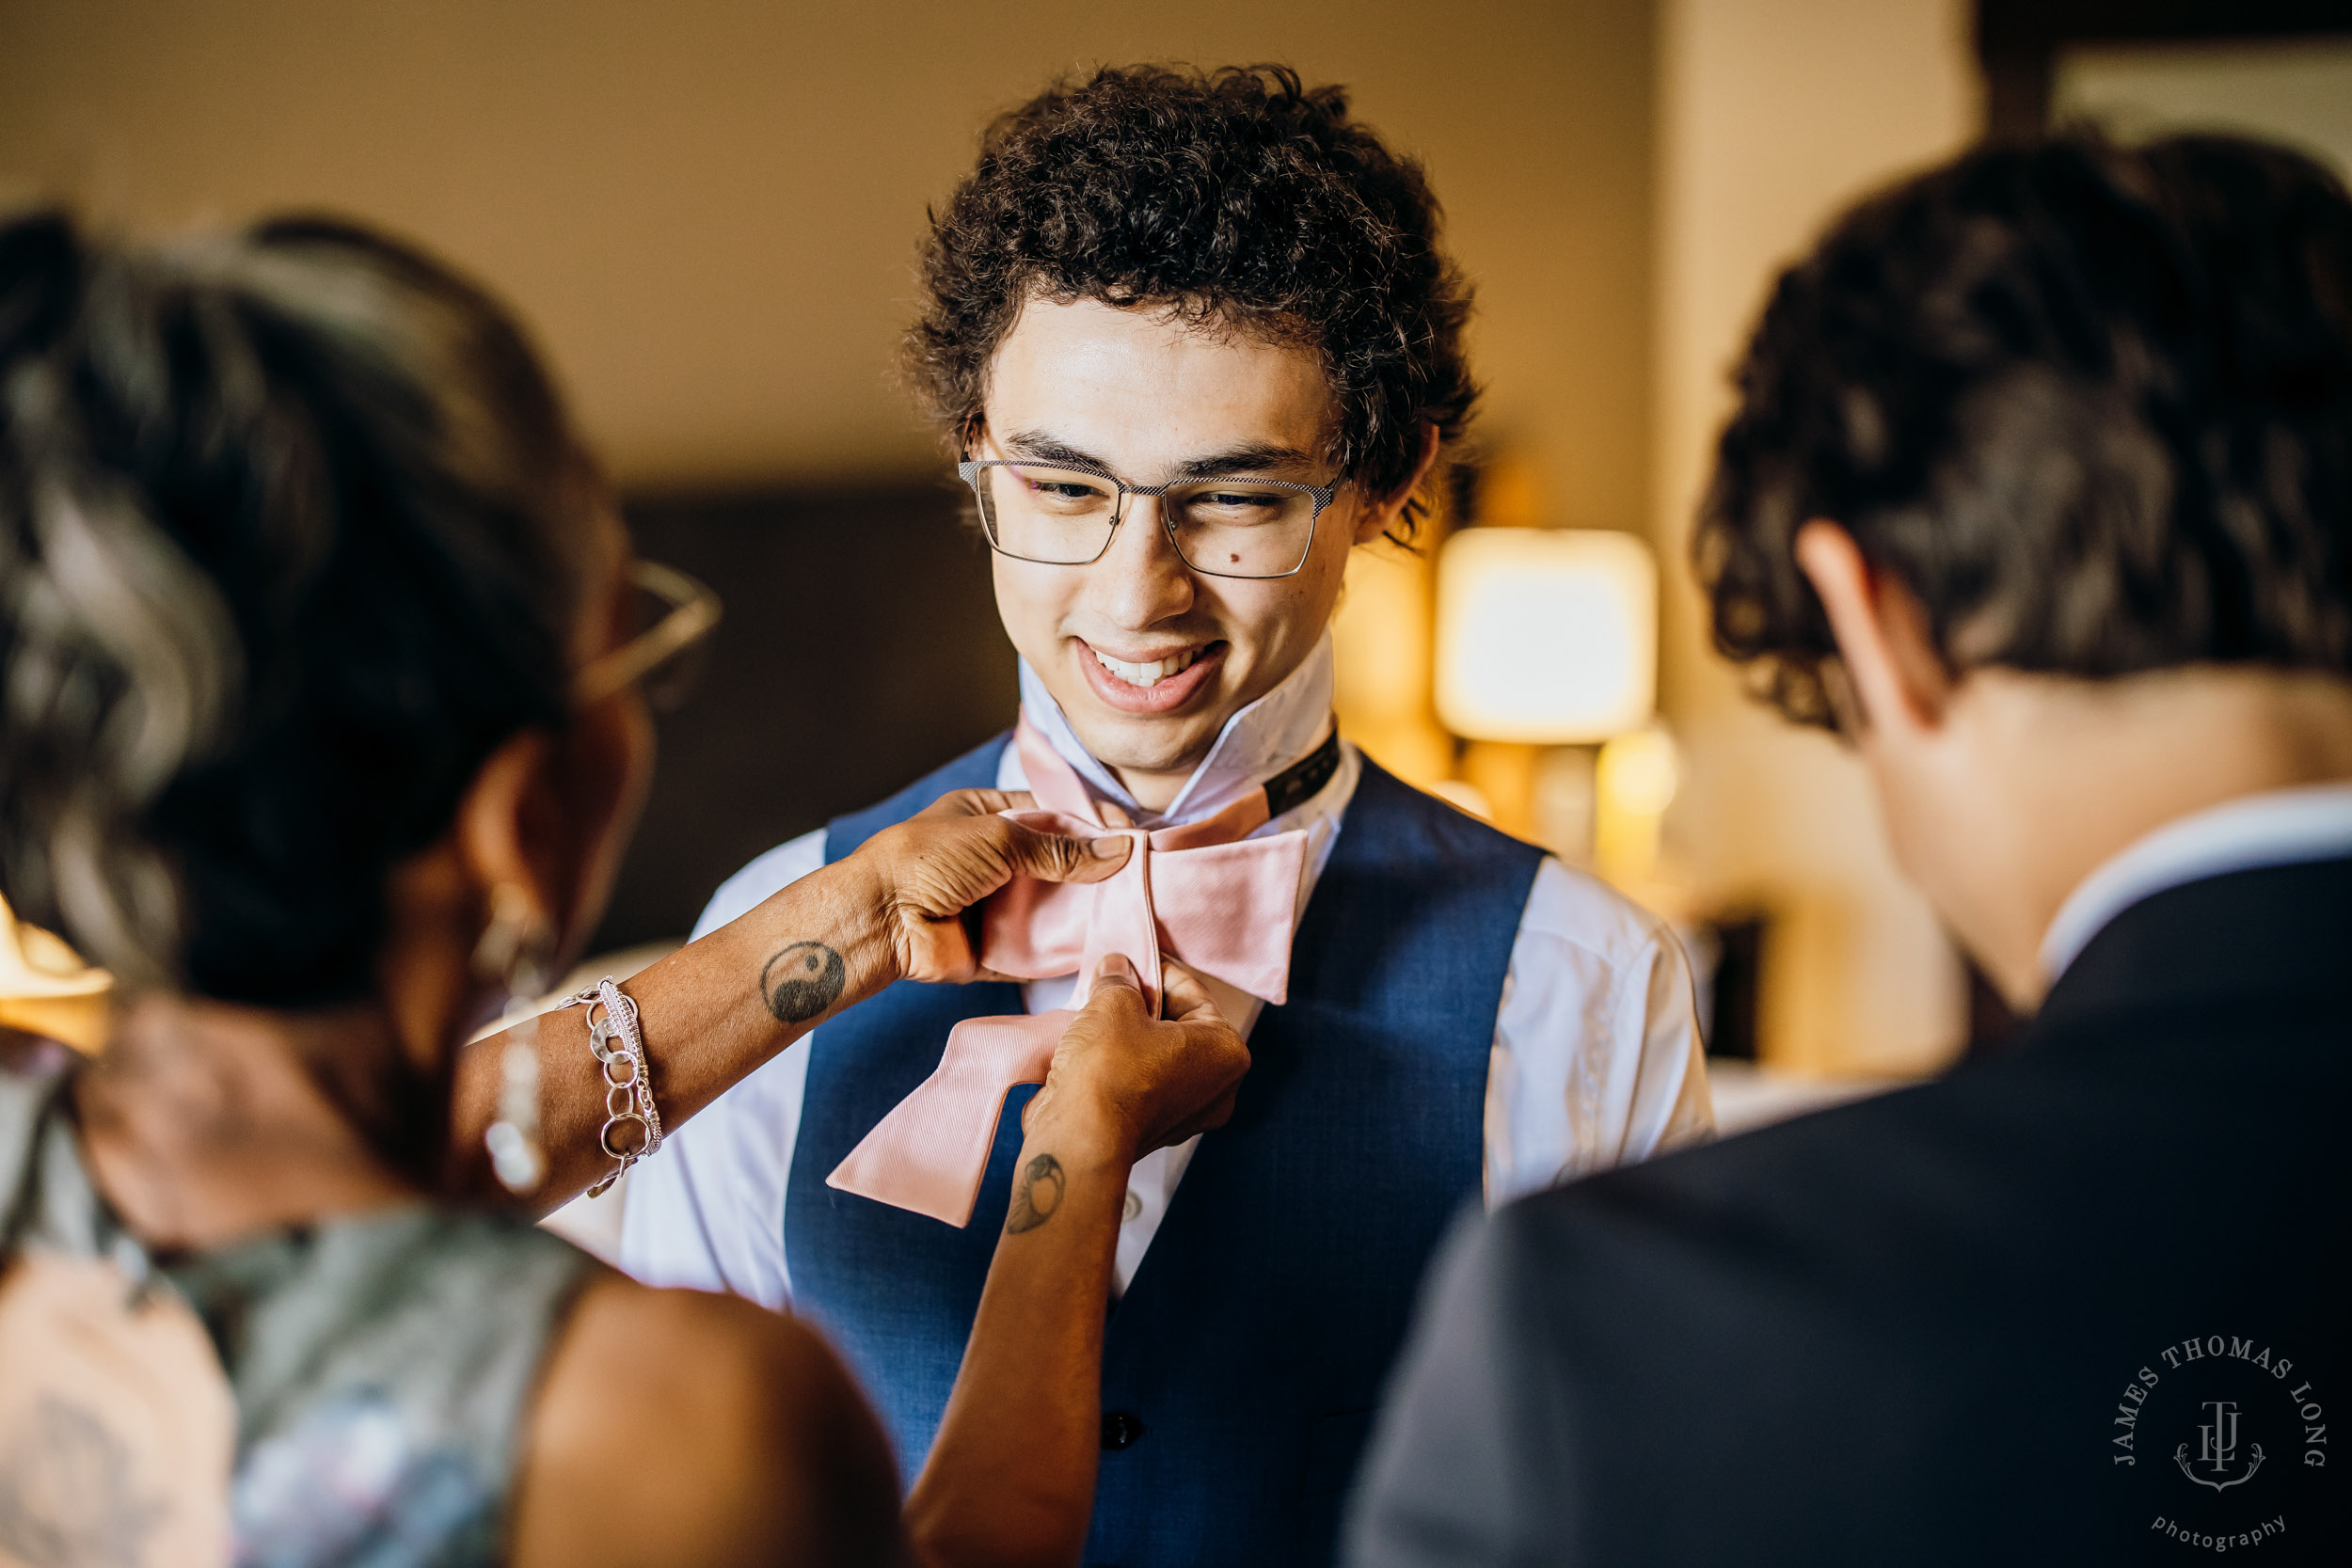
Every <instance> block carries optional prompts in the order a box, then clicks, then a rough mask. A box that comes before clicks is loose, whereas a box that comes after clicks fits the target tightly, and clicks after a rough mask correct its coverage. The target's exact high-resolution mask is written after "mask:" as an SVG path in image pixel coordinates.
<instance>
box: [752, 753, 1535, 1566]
mask: <svg viewBox="0 0 2352 1568" xmlns="http://www.w3.org/2000/svg"><path fill="white" fill-rule="evenodd" d="M1004 746H1005V741H1004V740H1003V739H1002V738H1000V739H997V740H995V741H992V742H990V743H989V744H988V745H986V746H983V747H982V748H980V749H979V750H978V751H977V752H972V753H971V754H969V755H967V756H964V757H962V758H960V759H959V760H957V761H955V762H953V763H950V764H948V765H947V767H946V768H942V769H941V770H940V771H938V772H937V773H934V774H932V775H931V776H930V778H928V779H925V780H923V781H921V782H920V783H918V784H914V785H912V786H911V787H909V788H908V789H906V790H903V791H901V792H900V793H899V794H898V795H895V796H893V797H892V798H891V799H889V800H885V801H883V802H882V804H881V805H878V806H875V807H873V808H872V809H870V810H868V811H865V812H861V813H858V814H856V815H854V816H845V817H843V818H841V819H840V820H838V821H836V822H834V824H833V825H832V827H831V828H830V829H829V830H828V831H827V833H826V839H825V855H826V859H827V860H828V861H831V860H836V859H838V858H840V857H841V856H842V855H845V854H847V853H849V852H850V850H851V849H854V848H855V847H857V846H858V845H860V844H862V843H864V842H865V841H866V839H867V838H868V837H870V836H871V835H872V834H874V833H876V832H880V831H881V830H882V829H883V828H885V827H887V826H889V825H891V824H893V823H895V822H898V821H901V820H903V819H904V818H906V817H907V816H912V815H914V813H915V812H917V811H919V810H921V809H922V808H923V807H924V806H925V805H927V804H929V803H930V801H931V800H935V799H937V798H938V797H939V796H941V795H943V794H945V793H946V792H947V791H948V790H951V789H960V788H967V787H974V786H988V787H993V785H994V784H995V782H996V768H997V763H998V759H999V757H1000V756H1001V755H1002V752H1003V750H1004ZM1540 853H1541V852H1540V851H1538V850H1536V849H1534V848H1531V847H1528V846H1527V845H1524V844H1521V843H1519V842H1518V841H1517V840H1515V839H1511V838H1507V837H1505V836H1504V835H1502V833H1499V832H1495V831H1494V830H1493V829H1491V828H1488V827H1486V826H1485V825H1484V824H1482V823H1479V822H1476V821H1474V820H1472V819H1471V818H1470V817H1468V816H1463V815H1461V814H1460V813H1458V812H1456V811H1454V809H1453V808H1452V807H1450V806H1447V805H1444V804H1443V803H1441V802H1439V801H1438V800H1433V799H1431V798H1430V797H1428V796H1426V795H1422V794H1421V793H1420V792H1419V791H1417V790H1414V789H1411V788H1409V787H1408V786H1406V785H1405V784H1400V783H1398V782H1397V781H1396V780H1395V779H1394V778H1391V776H1390V775H1389V774H1387V773H1385V772H1383V771H1382V770H1381V769H1380V768H1376V767H1375V766H1373V765H1372V763H1371V762H1370V761H1369V760H1367V761H1366V762H1365V764H1364V768H1363V775H1362V780H1361V782H1360V783H1359V784H1358V785H1357V788H1356V796H1355V799H1354V800H1353V801H1352V802H1351V803H1350V805H1349V806H1348V809H1347V816H1346V820H1345V823H1344V824H1343V828H1342V831H1341V832H1340V835H1339V841H1338V843H1337V844H1336V845H1335V846H1334V847H1333V849H1332V854H1331V859H1330V861H1329V863H1327V865H1326V866H1325V868H1324V871H1323V875H1322V876H1321V878H1320V879H1318V880H1317V881H1316V884H1315V890H1314V895H1313V897H1312V899H1311V901H1310V903H1309V905H1308V909H1307V916H1306V919H1305V921H1304V922H1303V923H1302V924H1301V926H1300V927H1299V931H1298V937H1297V941H1296V942H1295V945H1294V946H1293V948H1292V954H1291V980H1290V1001H1289V1002H1288V1003H1287V1004H1286V1005H1285V1006H1279V1007H1271V1006H1270V1007H1267V1008H1265V1009H1264V1010H1263V1012H1262V1013H1261V1014H1260V1016H1259V1019H1258V1022H1257V1026H1256V1028H1255V1029H1254V1030H1252V1031H1251V1034H1250V1038H1249V1049H1250V1056H1251V1066H1250V1070H1249V1076H1248V1078H1247V1079H1245V1080H1244V1081H1243V1083H1242V1086H1241V1091H1240V1095H1239V1097H1238V1101H1237V1103H1236V1105H1235V1108H1234V1112H1233V1118H1232V1122H1231V1123H1230V1124H1228V1125H1227V1126H1226V1127H1224V1128H1222V1129H1220V1130H1218V1131H1216V1132H1211V1133H1209V1134H1207V1135H1206V1136H1205V1137H1204V1138H1202V1139H1201V1142H1200V1148H1199V1149H1198V1150H1196V1151H1195V1153H1194V1155H1193V1159H1192V1163H1191V1164H1190V1165H1189V1166H1187V1167H1186V1169H1185V1172H1184V1180H1183V1181H1182V1182H1181V1183H1180V1184H1179V1185H1178V1187H1177V1190H1176V1194H1175V1197H1174V1199H1173V1200H1172V1201H1171V1203H1170V1204H1169V1206H1168V1214H1167V1216H1166V1218H1165V1219H1164V1220H1163V1221H1162V1222H1161V1225H1160V1228H1159V1231H1158V1234H1157V1235H1155V1236H1154V1237H1153V1238H1152V1245H1151V1249H1150V1250H1149V1251H1148V1252H1146V1253H1145V1255H1144V1259H1143V1263H1142V1265H1141V1267H1140V1268H1138V1270H1137V1271H1136V1276H1135V1279H1134V1281H1133V1283H1132V1284H1131V1285H1130V1287H1129V1289H1128V1291H1127V1292H1126V1294H1125V1295H1124V1296H1123V1297H1122V1298H1121V1299H1120V1301H1119V1302H1118V1303H1117V1305H1116V1306H1115V1307H1113V1308H1112V1312H1111V1319H1110V1327H1109V1334H1108V1338H1107V1341H1106V1343H1105V1346H1104V1366H1103V1408H1104V1413H1105V1414H1104V1433H1105V1442H1104V1447H1105V1449H1106V1451H1105V1452H1104V1455H1103V1467H1102V1473H1101V1478H1100V1480H1099V1481H1098V1482H1097V1485H1096V1491H1095V1505H1094V1523H1093V1528H1092V1531H1091V1534H1090V1536H1089V1541H1088V1544H1087V1555H1086V1561H1088V1562H1089V1563H1104V1564H1114V1565H1117V1568H1161V1565H1165V1568H1191V1565H1195V1564H1201V1563H1216V1564H1219V1565H1220V1568H1225V1565H1243V1564H1258V1563H1263V1564H1266V1565H1268V1568H1274V1565H1280V1568H1299V1565H1301V1564H1310V1565H1311V1564H1322V1563H1327V1562H1328V1561H1329V1560H1331V1555H1332V1549H1333V1534H1334V1529H1335V1528H1336V1521H1337V1515H1338V1510H1339V1505H1340V1503H1341V1501H1342V1499H1343V1496H1344V1494H1345V1492H1346V1489H1347V1486H1348V1483H1349V1481H1350V1480H1351V1479H1352V1478H1353V1476H1354V1474H1355V1469H1356V1462H1357V1458H1358V1455H1359V1451H1360V1449H1361V1448H1362V1445H1363V1439H1364V1435H1365V1433H1366V1431H1367V1428H1368V1426H1369V1423H1370V1420H1371V1412H1372V1407H1373V1405H1374V1403H1375V1401H1376V1400H1377V1399H1378V1397H1379V1394H1380V1390H1381V1386H1382V1384H1383V1382H1384V1380H1385V1378H1386V1376H1387V1373H1388V1370H1389V1365H1390V1362H1391V1360H1392V1359H1393V1357H1394V1356H1395V1354H1396V1351H1397V1348H1398V1345H1399V1343H1400V1341H1401V1340H1402V1338H1403V1337H1404V1333H1405V1327H1406V1320H1407V1318H1408V1317H1409V1315H1410V1312H1411V1309H1412V1305H1413V1299H1414V1291H1415V1288H1416V1286H1417V1284H1418V1282H1419V1280H1420V1277H1421V1273H1422V1267H1423V1265H1424V1264H1425V1263H1426V1262H1427V1260H1428V1258H1429V1255H1430V1252H1431V1251H1432V1249H1433V1248H1434V1247H1435V1246H1436V1244H1437V1243H1438V1238H1439V1236H1440V1234H1441V1233H1442V1231H1443V1230H1444V1228H1445V1226H1446V1224H1447V1222H1448V1220H1449V1219H1450V1218H1451V1217H1452V1216H1453V1214H1454V1212H1456V1211H1458V1210H1459V1209H1460V1208H1461V1207H1462V1205H1463V1204H1465V1203H1466V1202H1468V1201H1470V1200H1471V1199H1473V1198H1475V1197H1476V1196H1478V1194H1479V1178H1480V1170H1481V1164H1482V1148H1483V1133H1484V1121H1485V1104H1486V1064H1487V1056H1488V1053H1489V1052H1490V1051H1491V1049H1492V1047H1493V1043H1494V1024H1495V1013H1496V1010H1497V1008H1498V1007H1499V1006H1501V1001H1502V980H1503V974H1504V972H1505V971H1506V969H1507V968H1508V967H1509V963H1510V955H1511V946H1512V943H1513V942H1514V941H1515V940H1516V937H1517V935H1518V923H1519V916H1520V913H1521V911H1522V910H1523V909H1524V908H1525V906H1526V903H1527V893H1528V888H1529V886H1530V885H1531V884H1532V882H1533V881H1534V875H1535V867H1536V863H1537V861H1538V860H1539V858H1540ZM1022 1006H1023V1004H1022V998H1021V990H1020V988H1019V987H1018V986H1012V985H1005V984H989V985H972V986H925V985H915V984H912V983H908V984H901V985H898V986H894V987H892V988H891V989H890V990H886V991H884V992H883V993H882V995H880V996H878V997H876V998H874V999H873V1000H872V1001H870V1002H867V1003H865V1004H864V1005H862V1006H858V1007H856V1008H853V1009H852V1010H850V1012H848V1013H845V1014H843V1015H842V1016H841V1017H839V1018H837V1019H834V1021H832V1022H829V1023H827V1024H825V1025H824V1027H823V1028H821V1029H819V1030H818V1031H817V1033H816V1034H815V1035H814V1036H813V1037H812V1039H813V1042H814V1047H815V1049H814V1051H813V1053H812V1054H811V1055H810V1057H809V1064H808V1087H807V1092H806V1098H805V1100H804V1101H803V1108H802V1111H801V1128H800V1138H799V1142H798V1145H797V1147H796V1148H795V1149H794V1151H793V1156H792V1177H791V1183H790V1187H789V1196H788V1198H787V1212H786V1218H785V1245H786V1255H787V1263H788V1265H789V1267H790V1270H791V1276H792V1294H793V1302H794V1306H795V1307H796V1309H798V1310H801V1311H803V1312H805V1313H807V1314H808V1315H810V1316H812V1317H813V1318H815V1319H816V1320H818V1322H819V1323H822V1324H823V1325H824V1327H825V1328H826V1329H827V1331H828V1332H830V1333H831V1334H832V1335H833V1337H834V1341H835V1342H836V1343H837V1344H838V1345H839V1346H840V1347H841V1349H842V1351H843V1353H844V1354H846V1355H847V1356H848V1358H849V1360H850V1365H851V1366H852V1367H854V1368H855V1369H856V1370H857V1372H858V1375H859V1376H860V1377H861V1378H862V1379H863V1380H864V1381H865V1384H866V1388H867V1389H868V1390H870V1391H871V1392H872V1394H873V1396H874V1398H875V1400H876V1401H877V1402H879V1403H880V1405H881V1406H882V1414H883V1417H884V1419H885V1420H886V1422H887V1423H888V1425H889V1427H890V1431H891V1435H892V1437H893V1439H894V1440H895V1442H896V1443H897V1446H898V1455H899V1463H900V1464H901V1465H902V1466H904V1468H905V1470H906V1472H907V1474H908V1476H909V1477H910V1478H912V1477H913V1475H914V1472H915V1471H916V1470H917V1469H919V1468H920V1466H921V1463H922V1459H923V1456H924V1454H925V1453H926V1452H927V1451H928V1450H929V1449H930V1442H931V1438H932V1436H933V1434H934V1433H936V1432H937V1430H938V1426H939V1418H940V1415H941V1413H942V1411H943V1410H944V1408H945V1407H946V1402H947V1393H948V1390H949V1388H950V1387H951V1386H953V1385H954V1383H955V1376H956V1369H957V1366H958V1364H959V1363H960V1362H961V1359H962V1356H963V1347H964V1341H965V1339H966V1338H968V1337H969V1335H970V1332H971V1327H972V1319H973V1316H974V1314H975V1312H976V1311H977V1309H978V1306H979V1299H980V1287H981V1285H982V1283H983V1282H984V1280H985V1279H986V1277H987V1274H988V1265H989V1259H990V1257H991V1255H992V1254H993V1252H994V1250H995V1246H996V1237H997V1233H998V1230H999V1228H1000V1222H999V1221H998V1219H997V1216H999V1215H1001V1214H1003V1213H1004V1212H1005V1209H1006V1205H1007V1203H1008V1201H1009V1196H1010V1192H1011V1181H1012V1167H1013V1164H1014V1161H1015V1159H1016V1157H1017V1156H1018V1154H1019V1152H1020V1146H1021V1118H1020V1116H1019V1114H1018V1113H1019V1108H1020V1106H1022V1105H1023V1104H1025V1103H1026V1101H1027V1098H1028V1096H1029V1095H1031V1094H1033V1093H1034V1092H1035V1090H1033V1089H1030V1088H1018V1089H1015V1090H1013V1091H1012V1094H1011V1095H1010V1096H1009V1098H1008V1099H1007V1101H1006V1108H1007V1109H1006V1115H1005V1117H1004V1119H1003V1120H1002V1121H1001V1122H1000V1123H999V1124H998V1128H997V1136H996V1144H995V1148H994V1150H993V1153H992V1154H991V1156H990V1159H989V1166H988V1176H987V1179H986V1180H985V1181H984V1182H983V1183H982V1185H981V1187H980V1196H979V1204H978V1207H977V1209H976V1210H975V1211H974V1213H973V1222H972V1224H971V1225H970V1226H969V1227H966V1228H964V1229H961V1230H958V1229H954V1228H952V1227H947V1226H944V1225H941V1224H940V1223H939V1222H937V1221H936V1220H930V1219H926V1218H924V1217H922V1216H920V1215H916V1214H910V1213H907V1212H903V1211H900V1210H897V1209H892V1208H889V1207H887V1206H885V1205H882V1204H879V1203H874V1202H870V1201H868V1200H867V1199H865V1198H861V1197H853V1196H850V1195H848V1194H846V1193H840V1192H836V1191H834V1189H833V1188H831V1187H828V1186H826V1185H825V1177H826V1175H827V1173H828V1172H830V1171H831V1170H832V1169H833V1168H834V1165H835V1164H839V1163H840V1161H841V1158H842V1157H843V1156H844V1155H845V1154H847V1153H848V1152H849V1151H850V1147H851V1146H852V1145H853V1144H855V1143H856V1142H857V1141H858V1139H860V1138H862V1137H864V1136H865V1135H866V1132H867V1131H868V1130H869V1129H871V1128H872V1127H873V1125H874V1124H875V1123H876V1122H878V1121H880V1120H881V1119H882V1116H883V1114H884V1113H886V1112H887V1111H888V1110H889V1109H890V1108H891V1107H892V1106H893V1105H895V1104H897V1103H898V1101H899V1100H900V1099H901V1098H902V1097H903V1096H905V1095H906V1094H907V1092H908V1091H910V1090H911V1089H913V1088H914V1086H915V1085H917V1084H919V1083H921V1082H922V1081H923V1079H924V1078H926V1077H927V1076H929V1074H930V1070H931V1069H932V1068H933V1067H935V1066H936V1065H937V1064H938V1061H939V1053H940V1049H941V1047H942V1045H943V1044H944V1043H945V1042H946V1037H947V1031H948V1030H949V1029H950V1028H952V1027H953V1026H954V1025H955V1024H956V1023H957V1022H960V1021H961V1020H963V1019H966V1018H978V1017H985V1016H987V1015H990V1014H996V1013H1014V1012H1019V1011H1021V1010H1022Z"/></svg>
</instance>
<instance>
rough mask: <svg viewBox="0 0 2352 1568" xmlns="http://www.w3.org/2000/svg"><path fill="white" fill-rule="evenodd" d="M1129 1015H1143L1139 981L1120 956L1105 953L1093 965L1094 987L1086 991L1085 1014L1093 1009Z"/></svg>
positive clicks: (1132, 969) (1123, 957) (1125, 960)
mask: <svg viewBox="0 0 2352 1568" xmlns="http://www.w3.org/2000/svg"><path fill="white" fill-rule="evenodd" d="M1098 1007H1099V1008H1103V1009H1106V1010H1109V1009H1116V1010H1119V1011H1122V1012H1133V1013H1135V1014H1136V1016H1138V1017H1143V1016H1147V1015H1146V1014H1145V1011H1144V1006H1143V978H1142V976H1141V975H1139V974H1136V966H1135V965H1134V964H1132V963H1130V962H1129V961H1128V960H1127V957H1126V955H1124V954H1122V953H1106V954H1104V956H1103V961H1102V962H1101V963H1098V964H1096V965H1095V966H1094V985H1093V988H1092V989H1091V990H1089V991H1088V992H1087V1005H1086V1009H1085V1010H1086V1011H1088V1012H1089V1013H1090V1012H1093V1011H1095V1010H1096V1009H1097V1008H1098Z"/></svg>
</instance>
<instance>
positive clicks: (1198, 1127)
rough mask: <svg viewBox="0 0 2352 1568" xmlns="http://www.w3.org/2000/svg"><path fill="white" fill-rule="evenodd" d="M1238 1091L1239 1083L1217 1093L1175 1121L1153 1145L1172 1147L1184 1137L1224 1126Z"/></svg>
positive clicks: (1195, 1136)
mask: <svg viewBox="0 0 2352 1568" xmlns="http://www.w3.org/2000/svg"><path fill="white" fill-rule="evenodd" d="M1240 1093H1241V1086H1240V1085H1234V1086H1233V1087H1232V1088H1230V1089H1227V1090H1226V1091H1225V1092H1224V1093H1223V1094H1221V1095H1218V1096H1217V1097H1216V1099H1215V1100H1212V1101H1209V1102H1208V1104H1206V1105H1204V1106H1202V1107H1201V1108H1200V1110H1199V1111H1196V1112H1194V1113H1193V1114H1192V1115H1191V1116H1189V1117H1185V1118H1184V1120H1183V1121H1181V1122H1179V1123H1177V1124H1176V1126H1175V1127H1173V1128H1171V1129H1169V1131H1168V1135H1167V1136H1166V1137H1164V1138H1162V1139H1161V1140H1160V1141H1159V1142H1158V1143H1157V1144H1156V1145H1154V1146H1153V1147H1154V1148H1175V1147H1176V1146H1177V1145H1178V1144H1181V1143H1183V1142H1184V1141H1185V1140H1186V1139H1189V1138H1197V1137H1199V1136H1200V1134H1201V1133H1203V1132H1215V1131H1216V1129H1218V1128H1220V1127H1222V1126H1224V1125H1225V1124H1226V1123H1227V1122H1229V1121H1231V1120H1232V1119H1233V1102H1234V1101H1235V1100H1236V1099H1237V1098H1238V1097H1239V1095H1240Z"/></svg>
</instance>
